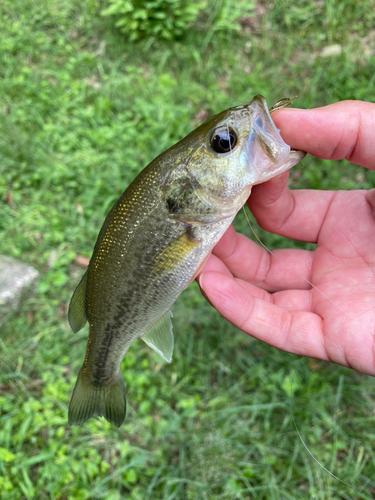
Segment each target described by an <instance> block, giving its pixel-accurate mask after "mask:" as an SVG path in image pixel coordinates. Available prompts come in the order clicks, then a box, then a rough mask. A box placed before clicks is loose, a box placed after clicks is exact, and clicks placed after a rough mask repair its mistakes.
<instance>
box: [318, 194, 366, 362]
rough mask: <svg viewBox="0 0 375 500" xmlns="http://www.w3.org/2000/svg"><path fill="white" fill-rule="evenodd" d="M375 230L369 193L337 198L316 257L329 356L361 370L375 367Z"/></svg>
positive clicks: (319, 312)
mask: <svg viewBox="0 0 375 500" xmlns="http://www.w3.org/2000/svg"><path fill="white" fill-rule="evenodd" d="M374 229H375V221H374V219H373V217H372V215H371V211H370V206H369V204H368V203H367V201H366V199H365V192H364V191H357V192H350V193H343V192H339V193H336V194H335V195H334V197H333V199H332V202H331V204H330V206H329V209H328V212H327V214H326V216H325V219H324V224H323V225H322V228H321V231H320V233H319V237H318V241H317V248H316V250H315V251H314V252H313V253H312V256H313V258H312V265H311V282H312V283H313V285H314V286H315V287H316V288H314V289H312V290H311V300H312V305H311V310H312V311H313V312H314V313H315V314H317V315H318V316H319V317H321V318H322V319H323V340H324V348H325V351H326V354H327V357H328V359H330V360H332V361H335V362H337V363H340V364H344V365H348V366H352V367H353V368H356V369H358V370H360V371H367V370H368V368H365V367H366V366H367V367H371V368H372V370H373V367H374V354H375V353H374V350H373V348H374V346H373V332H374V326H375V280H374V273H375V259H374V252H373V249H374V248H375V231H374Z"/></svg>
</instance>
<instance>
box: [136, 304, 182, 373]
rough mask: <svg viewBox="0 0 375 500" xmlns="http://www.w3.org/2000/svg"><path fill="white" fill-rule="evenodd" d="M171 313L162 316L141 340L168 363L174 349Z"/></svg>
mask: <svg viewBox="0 0 375 500" xmlns="http://www.w3.org/2000/svg"><path fill="white" fill-rule="evenodd" d="M171 317H172V312H171V311H167V312H166V313H165V314H163V316H162V317H161V318H160V319H159V320H158V321H157V322H156V323H155V324H154V325H153V326H152V327H151V328H149V329H148V330H147V332H145V333H144V334H143V335H142V336H141V339H142V340H143V341H144V342H146V344H147V345H149V346H150V347H151V349H153V350H154V351H155V352H157V353H158V354H159V355H160V356H161V357H162V358H164V359H165V360H166V361H168V363H170V362H171V360H172V353H173V347H174V338H173V328H172V321H171Z"/></svg>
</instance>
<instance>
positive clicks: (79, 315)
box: [68, 271, 87, 333]
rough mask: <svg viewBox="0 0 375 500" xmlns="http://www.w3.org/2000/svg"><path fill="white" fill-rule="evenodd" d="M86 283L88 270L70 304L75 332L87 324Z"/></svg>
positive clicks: (70, 316) (69, 318) (70, 322)
mask: <svg viewBox="0 0 375 500" xmlns="http://www.w3.org/2000/svg"><path fill="white" fill-rule="evenodd" d="M86 284H87V271H86V272H85V274H84V275H83V277H82V279H81V281H80V282H79V285H78V286H77V288H76V289H75V291H74V293H73V296H72V298H71V300H70V304H69V312H68V320H69V324H70V326H71V328H72V330H73V332H74V333H77V332H79V330H81V328H83V327H84V326H85V324H86V321H87V317H86V305H85V299H86Z"/></svg>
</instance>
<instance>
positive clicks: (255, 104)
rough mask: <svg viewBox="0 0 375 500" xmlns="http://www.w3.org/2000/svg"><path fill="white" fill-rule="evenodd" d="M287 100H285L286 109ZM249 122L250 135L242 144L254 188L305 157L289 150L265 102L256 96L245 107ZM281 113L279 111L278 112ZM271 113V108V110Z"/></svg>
mask: <svg viewBox="0 0 375 500" xmlns="http://www.w3.org/2000/svg"><path fill="white" fill-rule="evenodd" d="M289 103H290V100H285V105H284V106H281V107H285V106H287V105H288V104H289ZM248 108H249V111H250V119H251V129H250V133H249V135H248V137H247V139H246V142H245V144H244V149H243V151H244V154H245V157H246V159H245V162H246V163H247V165H248V168H249V167H250V169H251V171H252V175H253V176H254V182H253V184H260V183H261V182H264V181H266V180H268V179H270V178H271V177H274V176H275V175H279V174H281V173H282V172H285V171H286V170H289V169H290V168H291V167H293V166H294V165H296V164H297V163H298V162H299V161H301V160H302V158H304V156H305V155H306V153H305V152H303V151H298V150H294V149H291V147H290V146H289V145H288V144H286V143H285V142H284V140H283V139H282V137H281V135H280V132H279V130H278V129H277V128H276V126H275V124H274V122H273V120H272V118H271V114H270V111H269V109H268V106H267V102H266V100H265V98H264V97H263V96H261V95H256V96H255V97H254V98H253V100H252V101H251V102H250V104H249V105H248ZM277 109H280V108H277ZM271 112H272V108H271Z"/></svg>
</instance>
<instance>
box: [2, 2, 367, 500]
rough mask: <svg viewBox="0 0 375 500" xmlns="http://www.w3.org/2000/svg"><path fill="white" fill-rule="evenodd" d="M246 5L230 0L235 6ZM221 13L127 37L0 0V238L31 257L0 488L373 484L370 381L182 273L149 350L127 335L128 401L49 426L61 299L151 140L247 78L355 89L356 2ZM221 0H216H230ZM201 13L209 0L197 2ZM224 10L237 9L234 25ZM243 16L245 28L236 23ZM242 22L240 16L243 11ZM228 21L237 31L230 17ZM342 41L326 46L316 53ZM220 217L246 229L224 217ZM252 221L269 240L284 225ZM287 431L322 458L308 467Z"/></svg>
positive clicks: (7, 341)
mask: <svg viewBox="0 0 375 500" xmlns="http://www.w3.org/2000/svg"><path fill="white" fill-rule="evenodd" d="M246 4H247V5H246ZM236 5H237V7H236V9H237V10H236V16H237V15H238V17H239V18H241V23H242V24H239V23H238V22H237V23H235V22H234V21H231V25H230V26H229V27H228V26H227V27H226V28H225V27H222V25H220V23H219V22H218V20H217V18H215V16H214V14H215V13H214V14H212V15H209V16H206V17H204V16H203V17H202V18H199V19H198V21H197V25H196V29H192V30H190V32H189V33H188V34H187V35H186V36H185V37H184V38H183V39H181V40H178V41H170V42H158V41H157V40H151V41H150V40H147V39H145V40H141V41H140V42H139V43H137V44H136V43H133V44H131V43H129V42H128V39H127V37H126V35H124V34H121V33H120V32H119V31H118V30H117V29H116V28H115V20H112V19H111V18H110V17H103V16H101V15H100V12H101V11H102V10H103V9H104V8H105V7H106V6H107V4H106V3H105V2H101V3H100V2H95V1H93V0H88V1H86V2H78V1H77V0H59V1H57V0H52V1H51V0H49V1H47V0H40V1H39V2H35V1H33V0H4V1H3V2H1V3H0V19H1V20H2V21H1V30H0V197H1V200H2V203H1V204H0V235H1V237H0V253H4V254H6V255H11V256H14V257H17V258H21V259H22V260H23V261H25V262H27V263H29V264H31V265H34V266H35V267H36V268H37V269H38V270H39V271H40V273H41V280H40V283H39V285H38V288H37V290H36V293H35V294H34V295H33V296H32V297H31V298H29V299H28V300H27V301H25V303H24V304H23V307H22V310H21V311H20V313H17V314H16V315H14V314H13V315H9V317H8V318H7V321H6V323H5V324H4V325H3V326H2V327H1V340H0V367H1V370H0V491H1V498H2V499H3V498H4V500H18V499H27V500H31V499H38V500H44V499H62V500H68V499H72V500H73V499H74V500H80V499H89V498H90V499H91V498H93V499H105V500H117V499H123V498H127V499H131V500H158V499H163V500H172V499H176V500H185V499H186V500H200V499H202V500H211V499H220V500H227V499H228V500H233V499H239V500H245V499H264V500H269V499H272V500H273V499H275V500H289V499H304V498H309V499H319V500H320V499H321V500H323V499H324V500H327V499H345V500H349V499H364V500H370V499H371V498H373V497H374V495H375V480H374V477H375V454H374V451H373V450H374V448H375V430H374V429H375V413H374V400H375V384H374V379H372V378H370V377H366V376H361V375H359V374H356V373H354V372H352V371H350V370H347V369H344V368H340V367H337V366H333V365H327V364H326V363H323V362H317V361H312V360H308V359H303V358H298V357H296V356H293V355H290V354H286V353H283V352H280V351H277V350H276V349H273V348H271V347H269V346H266V345H264V344H262V343H260V342H258V341H255V340H253V339H251V338H250V337H248V336H246V335H245V334H243V333H241V332H238V331H237V330H236V329H235V328H233V327H232V326H231V325H229V324H227V323H226V322H225V321H224V320H222V319H221V318H220V317H219V316H218V314H217V313H216V312H215V311H213V309H212V308H211V307H210V306H209V305H208V304H207V303H206V302H205V301H204V299H203V298H202V297H201V296H200V293H199V291H198V287H197V286H196V285H195V284H193V285H192V286H191V287H190V288H189V289H188V290H187V291H186V292H184V294H183V295H182V296H181V297H180V299H179V300H178V302H177V303H176V305H175V308H174V316H175V318H174V329H175V332H176V348H175V353H174V359H173V362H172V364H171V365H166V364H163V363H162V362H161V360H160V358H158V357H157V355H156V354H154V353H152V352H151V351H150V350H149V349H148V348H147V347H146V346H145V345H144V344H143V343H141V342H136V343H135V344H134V345H133V346H132V347H131V349H130V351H129V353H128V354H127V356H126V357H125V360H124V362H123V365H122V366H123V373H124V379H125V383H126V386H127V400H128V415H127V419H126V422H125V424H124V425H123V426H122V427H121V428H120V429H119V430H117V429H115V428H112V427H111V426H110V425H109V424H107V422H104V421H102V420H90V421H89V422H87V423H86V424H85V425H84V426H82V427H79V428H78V427H69V426H68V425H67V405H68V403H69V398H70V395H71V392H72V389H73V385H74V382H75V378H76V376H77V373H78V370H79V367H80V365H81V363H82V359H83V355H84V350H85V343H86V335H87V331H86V330H85V331H83V332H80V333H78V334H77V335H73V333H72V332H71V330H70V329H69V326H68V323H67V319H66V310H67V303H68V301H69V298H70V296H71V294H72V292H73V290H74V288H75V286H76V284H77V282H78V280H79V277H80V276H81V275H82V273H83V270H82V268H80V267H78V266H77V265H75V264H74V260H75V257H76V256H77V255H84V256H90V254H91V251H92V248H93V244H94V242H95V238H96V235H97V232H98V230H99V228H100V226H101V224H102V221H103V219H104V216H105V214H106V212H107V211H108V209H109V208H110V206H111V205H112V204H113V202H114V201H115V200H116V199H117V198H118V196H119V195H120V194H121V193H122V191H123V190H124V189H125V187H126V186H127V184H128V183H129V182H130V180H131V179H132V178H133V177H134V176H135V175H136V174H137V173H138V172H139V171H140V169H141V168H143V167H144V166H145V165H146V164H147V163H148V162H149V161H150V160H151V159H152V158H153V157H155V156H156V155H157V154H159V153H160V152H162V151H163V150H164V149H166V148H167V147H169V146H170V145H172V144H173V143H174V142H175V141H177V140H178V139H180V138H181V137H183V136H184V135H185V134H186V133H187V132H188V131H190V130H191V129H192V128H193V127H195V126H196V125H197V124H198V123H199V117H198V114H199V113H200V112H202V111H205V112H208V113H210V114H211V113H215V112H218V111H219V110H221V109H223V108H224V107H227V106H232V105H235V104H238V103H241V102H245V101H248V100H250V99H251V97H252V96H253V95H254V94H257V93H261V94H263V95H265V97H266V98H267V100H268V102H269V103H271V104H272V102H276V101H277V100H278V99H280V98H282V97H286V96H294V95H298V96H299V97H298V99H297V100H296V101H295V104H296V106H299V107H311V106H321V105H324V104H328V103H330V102H334V101H337V100H340V99H364V100H372V99H373V89H374V84H375V76H374V64H375V58H374V56H373V55H371V50H368V51H366V50H365V49H364V47H367V46H369V47H370V48H371V47H372V53H373V50H374V47H373V46H371V43H373V42H371V39H370V38H369V36H368V35H369V32H370V30H371V29H372V26H373V23H374V20H375V15H374V2H373V1H371V2H357V1H355V0H340V1H339V0H329V1H326V2H315V1H312V0H311V1H308V0H303V1H302V0H299V1H296V0H294V1H293V2H292V1H291V0H283V1H280V2H274V3H273V4H271V3H269V2H263V3H257V4H256V5H254V8H253V11H252V13H253V17H251V18H250V20H249V21H248V22H247V24H246V22H244V17H246V16H248V14H246V15H244V16H242V15H241V13H242V12H244V13H245V12H246V11H245V10H241V9H245V8H246V7H247V6H248V2H242V3H241V2H236ZM224 7H225V8H229V9H230V8H231V6H230V4H229V1H228V2H224ZM215 15H216V14H215ZM241 26H243V27H241ZM246 26H247V27H246ZM249 26H250V28H249ZM235 27H238V29H235ZM332 44H341V45H342V48H343V51H342V53H341V54H340V55H336V56H332V57H325V58H323V57H321V51H322V49H323V48H324V47H326V46H328V45H332ZM293 170H294V173H292V176H291V185H292V187H294V188H298V187H304V188H312V189H355V188H361V189H362V188H363V189H368V188H371V187H373V186H374V182H375V174H374V172H370V171H368V170H365V169H362V168H360V167H353V166H351V165H350V164H348V163H347V162H345V161H342V162H326V161H322V160H317V159H314V158H311V157H308V158H306V160H305V161H304V166H303V167H301V166H299V167H297V168H296V169H293ZM237 225H238V228H239V229H241V230H242V231H243V232H245V234H248V235H249V236H250V234H251V233H250V230H249V228H247V226H246V224H245V222H244V219H243V217H242V216H240V217H239V219H238V221H237ZM257 232H258V234H259V235H260V236H261V238H262V240H263V241H265V243H266V244H267V245H268V246H270V247H271V248H275V247H279V246H285V245H288V246H293V245H295V244H296V243H295V242H290V241H285V240H284V239H283V238H280V237H275V236H272V235H269V234H267V233H265V232H263V231H261V230H259V229H257ZM297 429H298V433H299V434H300V435H301V437H302V439H303V441H304V443H305V444H306V446H307V447H308V449H309V450H310V451H311V453H312V454H313V455H314V456H315V457H316V459H317V460H318V461H319V462H320V463H321V464H322V465H324V467H326V468H327V469H328V470H329V471H331V472H332V473H333V474H334V475H335V476H337V477H339V478H340V479H341V480H342V481H345V483H347V484H345V483H343V482H342V481H339V480H337V479H335V478H333V477H332V476H331V475H329V474H328V473H326V472H325V471H324V469H323V468H322V467H321V466H319V465H318V464H317V463H316V462H315V461H314V460H313V459H312V457H311V456H310V454H309V453H308V452H307V451H306V448H305V447H304V445H303V443H302V441H301V439H300V437H299V435H298V433H297Z"/></svg>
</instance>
